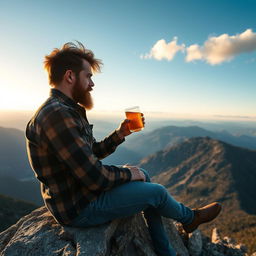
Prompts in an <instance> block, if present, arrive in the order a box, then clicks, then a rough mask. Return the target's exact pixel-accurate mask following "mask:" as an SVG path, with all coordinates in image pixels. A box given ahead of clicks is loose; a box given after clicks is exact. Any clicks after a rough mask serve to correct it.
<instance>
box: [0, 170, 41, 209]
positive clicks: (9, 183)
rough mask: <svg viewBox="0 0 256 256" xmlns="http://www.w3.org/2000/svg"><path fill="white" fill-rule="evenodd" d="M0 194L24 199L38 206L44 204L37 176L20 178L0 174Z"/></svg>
mask: <svg viewBox="0 0 256 256" xmlns="http://www.w3.org/2000/svg"><path fill="white" fill-rule="evenodd" d="M0 194H3V195H6V196H10V197H12V198H16V199H18V200H24V201H26V202H30V203H33V204H35V205H37V206H41V205H43V199H42V196H41V192H40V184H39V181H38V180H37V179H36V178H31V179H27V180H18V179H15V178H14V177H10V176H4V175H0Z"/></svg>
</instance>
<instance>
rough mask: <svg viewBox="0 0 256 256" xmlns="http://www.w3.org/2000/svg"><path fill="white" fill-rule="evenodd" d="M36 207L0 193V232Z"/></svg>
mask: <svg viewBox="0 0 256 256" xmlns="http://www.w3.org/2000/svg"><path fill="white" fill-rule="evenodd" d="M36 208H37V206H36V205H34V204H31V203H28V202H25V201H20V200H16V199H13V198H11V197H8V196H4V195H0V232H2V231H3V230H5V229H6V228H8V227H9V226H11V225H13V224H14V223H16V222H17V221H18V220H19V219H20V218H21V217H23V216H24V215H26V214H28V213H30V212H31V211H33V210H34V209H36Z"/></svg>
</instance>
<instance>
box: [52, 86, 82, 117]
mask: <svg viewBox="0 0 256 256" xmlns="http://www.w3.org/2000/svg"><path fill="white" fill-rule="evenodd" d="M50 96H53V97H57V98H58V99H60V100H61V101H62V102H63V103H64V104H66V105H68V106H70V107H73V108H75V109H77V110H78V111H81V112H82V113H83V114H84V115H85V116H86V112H85V109H84V108H83V107H81V106H80V105H79V104H77V103H76V102H75V101H74V100H72V99H71V98H69V97H68V96H67V95H66V94H64V93H63V92H61V91H60V90H58V89H55V88H52V89H51V91H50Z"/></svg>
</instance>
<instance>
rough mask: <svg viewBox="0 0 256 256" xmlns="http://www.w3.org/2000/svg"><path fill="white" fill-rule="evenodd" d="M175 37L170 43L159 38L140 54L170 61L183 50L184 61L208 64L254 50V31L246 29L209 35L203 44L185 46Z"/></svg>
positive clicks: (217, 62) (255, 34)
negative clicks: (150, 47)
mask: <svg viewBox="0 0 256 256" xmlns="http://www.w3.org/2000/svg"><path fill="white" fill-rule="evenodd" d="M177 40H178V39H177V37H175V38H174V39H173V41H171V42H170V43H166V42H165V40H164V39H161V40H159V41H157V42H156V43H155V45H154V46H153V48H152V49H151V51H150V53H149V54H146V55H144V56H141V57H142V58H144V59H149V58H154V59H156V60H162V59H167V60H168V61H171V60H172V59H173V58H174V57H175V55H176V53H177V52H179V51H181V52H185V54H186V56H185V60H186V62H191V61H196V60H201V61H206V62H207V63H208V64H210V65H217V64H221V63H223V62H226V61H230V60H232V59H233V58H234V57H235V56H237V55H239V54H242V53H246V52H252V51H255V50H256V33H254V32H253V31H252V29H247V30H245V31H244V32H242V33H241V34H236V35H231V36H230V35H228V34H222V35H220V36H212V37H209V38H208V39H207V40H206V41H205V42H204V43H203V45H198V44H193V45H190V46H188V47H185V45H184V44H181V45H178V44H177Z"/></svg>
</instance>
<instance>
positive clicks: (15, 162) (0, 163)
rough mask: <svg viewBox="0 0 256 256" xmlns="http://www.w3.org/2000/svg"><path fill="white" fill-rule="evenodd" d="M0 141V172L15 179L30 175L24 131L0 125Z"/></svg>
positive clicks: (31, 173) (31, 174)
mask: <svg viewBox="0 0 256 256" xmlns="http://www.w3.org/2000/svg"><path fill="white" fill-rule="evenodd" d="M0 142H1V143H0V174H1V175H7V176H11V177H15V178H16V179H22V178H27V177H32V176H33V172H32V170H31V168H30V165H29V161H28V157H27V152H26V142H25V135H24V133H23V132H22V131H20V130H17V129H12V128H2V127H0Z"/></svg>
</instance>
